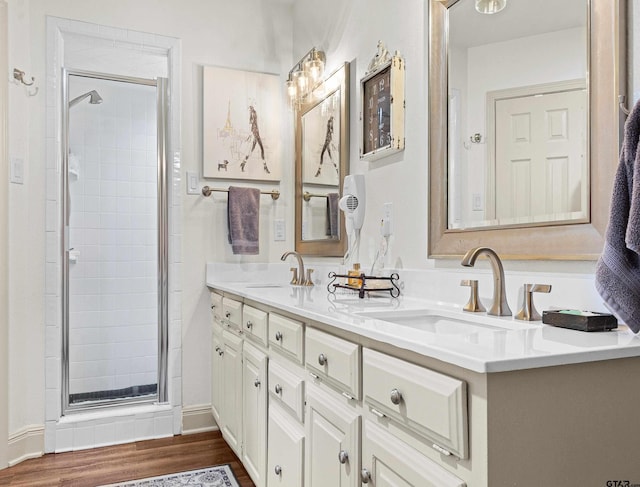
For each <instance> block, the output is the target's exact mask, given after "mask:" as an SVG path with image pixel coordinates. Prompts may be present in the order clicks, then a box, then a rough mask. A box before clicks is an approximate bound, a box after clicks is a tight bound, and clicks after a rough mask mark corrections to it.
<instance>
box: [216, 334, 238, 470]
mask: <svg viewBox="0 0 640 487" xmlns="http://www.w3.org/2000/svg"><path fill="white" fill-rule="evenodd" d="M222 346H223V354H222V392H221V395H222V406H221V411H220V417H221V418H220V419H221V422H222V425H221V426H222V435H223V436H224V438H225V440H227V443H228V444H229V446H230V447H231V449H232V450H233V451H234V452H235V453H236V455H238V457H240V458H242V338H240V337H238V336H237V335H234V334H233V333H231V332H229V331H227V330H224V331H223V332H222Z"/></svg>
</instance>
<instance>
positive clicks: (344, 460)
mask: <svg viewBox="0 0 640 487" xmlns="http://www.w3.org/2000/svg"><path fill="white" fill-rule="evenodd" d="M347 460H349V454H348V453H347V452H346V451H345V450H340V452H338V461H339V462H340V463H342V464H343V465H344V464H345V463H347Z"/></svg>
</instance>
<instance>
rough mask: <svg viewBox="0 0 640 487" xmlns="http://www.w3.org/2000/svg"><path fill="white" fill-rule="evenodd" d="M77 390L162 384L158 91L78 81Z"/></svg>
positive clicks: (73, 117)
mask: <svg viewBox="0 0 640 487" xmlns="http://www.w3.org/2000/svg"><path fill="white" fill-rule="evenodd" d="M91 90H96V91H98V93H99V94H100V96H101V97H102V99H103V101H102V103H101V104H90V103H89V100H88V99H85V100H83V101H82V102H80V103H79V104H77V105H75V106H74V107H73V108H72V109H71V110H70V111H69V140H70V152H71V156H70V177H69V195H70V208H71V211H70V225H69V227H70V236H69V245H70V247H72V248H73V250H74V252H73V255H74V259H73V260H72V262H71V264H70V269H69V337H70V349H69V379H70V380H69V392H70V394H78V393H88V392H97V391H111V390H116V389H125V388H128V387H132V386H137V385H147V384H156V383H157V375H158V374H157V364H158V354H157V349H158V345H157V343H158V341H157V336H158V311H157V310H158V295H157V286H158V285H157V282H158V280H157V261H158V257H157V256H158V251H157V245H158V238H157V150H156V127H157V121H156V94H155V87H152V86H144V85H135V84H131V83H122V82H117V81H109V80H101V79H91V78H82V77H77V76H72V77H71V78H70V82H69V98H70V99H73V98H75V97H76V96H79V95H81V94H84V93H87V92H89V91H91Z"/></svg>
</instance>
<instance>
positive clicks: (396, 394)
mask: <svg viewBox="0 0 640 487" xmlns="http://www.w3.org/2000/svg"><path fill="white" fill-rule="evenodd" d="M391 402H392V403H393V404H395V405H396V406H397V405H398V404H400V403H401V402H402V393H401V392H400V391H399V390H398V389H391Z"/></svg>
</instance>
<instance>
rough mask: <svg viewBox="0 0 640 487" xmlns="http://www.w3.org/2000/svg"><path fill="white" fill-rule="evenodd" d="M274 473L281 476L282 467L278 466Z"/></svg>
mask: <svg viewBox="0 0 640 487" xmlns="http://www.w3.org/2000/svg"><path fill="white" fill-rule="evenodd" d="M273 471H274V472H275V473H276V475H280V474H281V473H282V467H281V466H280V465H276V466H275V468H274V469H273Z"/></svg>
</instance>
